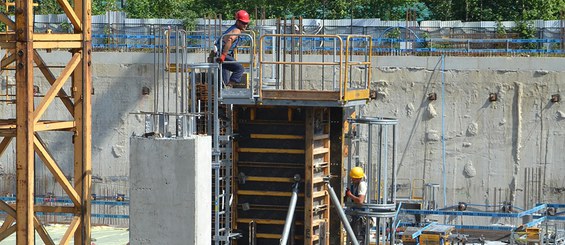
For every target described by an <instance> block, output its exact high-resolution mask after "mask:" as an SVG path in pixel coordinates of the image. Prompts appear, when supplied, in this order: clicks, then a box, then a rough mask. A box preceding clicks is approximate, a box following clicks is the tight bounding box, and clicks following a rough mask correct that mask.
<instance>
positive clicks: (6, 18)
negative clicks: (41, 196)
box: [0, 0, 92, 245]
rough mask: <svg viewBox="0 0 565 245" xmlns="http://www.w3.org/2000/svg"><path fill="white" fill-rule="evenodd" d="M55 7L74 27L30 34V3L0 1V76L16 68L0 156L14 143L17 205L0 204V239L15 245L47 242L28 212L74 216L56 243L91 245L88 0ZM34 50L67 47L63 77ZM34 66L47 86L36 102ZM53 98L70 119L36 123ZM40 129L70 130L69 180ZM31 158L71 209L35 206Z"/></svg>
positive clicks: (1, 121) (1, 126)
mask: <svg viewBox="0 0 565 245" xmlns="http://www.w3.org/2000/svg"><path fill="white" fill-rule="evenodd" d="M57 3H58V4H59V5H60V7H61V9H62V10H63V11H64V13H65V14H66V16H67V17H68V19H69V21H70V23H71V24H72V25H73V33H70V34H69V33H47V34H45V33H34V32H33V25H34V23H33V19H34V18H33V15H34V12H33V6H34V3H33V0H15V1H14V2H12V3H6V12H3V13H0V22H3V23H4V24H6V27H7V28H8V30H7V31H6V32H4V33H2V34H0V48H2V49H3V50H7V52H6V54H5V56H4V57H3V58H2V60H1V63H0V65H1V68H2V70H9V69H6V68H8V67H10V68H13V69H15V71H14V72H13V74H12V75H15V96H14V95H8V96H9V97H10V98H9V99H8V100H6V101H14V102H15V109H14V111H15V113H16V119H15V120H14V119H12V118H0V139H1V140H0V156H1V155H2V154H3V153H4V152H5V150H6V148H7V147H8V146H9V145H10V144H11V142H15V148H16V163H15V164H16V204H15V205H9V204H7V203H4V202H1V203H0V209H1V210H3V211H4V212H6V213H7V214H8V216H7V218H6V220H5V222H4V224H3V225H2V226H1V227H0V241H1V240H3V239H4V238H6V237H7V236H9V235H10V234H13V233H14V232H15V233H16V239H17V244H26V245H27V244H34V241H35V231H37V232H38V234H39V235H40V237H41V240H42V241H43V243H45V244H54V243H53V240H52V239H51V237H50V236H49V234H48V233H47V231H46V230H45V229H44V227H43V225H42V224H41V221H40V220H39V219H38V218H37V217H36V216H35V212H58V213H60V212H66V213H70V214H72V215H73V218H72V221H71V223H70V225H69V228H68V229H67V231H66V232H65V235H64V237H63V238H62V239H61V244H68V243H69V242H70V241H71V239H74V243H75V244H90V240H91V239H90V218H91V217H90V213H91V201H90V193H91V175H92V173H91V169H92V166H91V115H92V112H91V91H92V80H91V55H92V53H91V52H92V43H91V35H92V33H91V0H69V1H68V0H57ZM11 16H14V17H15V18H13V19H15V21H13V20H12V18H11ZM40 49H68V50H69V51H70V53H71V54H72V55H71V57H70V58H69V61H68V62H67V64H66V66H65V67H64V69H62V71H59V72H54V71H52V70H51V69H50V67H49V65H48V64H47V63H46V62H45V60H44V59H43V58H42V57H41V55H40V53H39V52H37V51H38V50H40ZM34 64H35V65H36V66H37V68H38V69H39V71H40V72H41V74H43V76H44V77H45V80H46V81H47V82H48V83H49V85H50V88H49V89H48V90H47V93H46V94H45V96H43V97H42V98H36V97H35V96H34V85H36V84H38V82H36V81H34ZM68 81H71V84H70V86H67V87H70V91H65V90H64V89H63V88H64V85H65V84H68V83H69V82H68ZM69 94H70V95H69ZM36 99H37V100H36ZM56 100H60V101H61V102H62V103H63V105H64V106H65V107H66V108H67V110H68V112H69V114H70V117H72V119H70V120H69V119H68V117H65V119H62V120H58V119H55V120H53V119H51V120H42V116H43V115H44V114H45V112H46V111H48V110H50V105H51V104H53V102H54V101H56ZM34 102H38V103H34ZM35 104H37V107H35V106H34V105H35ZM55 114H57V115H59V114H61V113H55ZM63 114H64V113H63ZM41 131H57V132H62V133H64V132H67V133H68V132H69V131H71V132H73V137H72V141H73V142H72V145H73V146H72V147H73V152H74V154H73V156H72V157H73V160H72V161H70V162H72V163H73V167H74V171H73V174H72V175H73V177H74V178H73V181H71V180H70V179H68V178H69V177H67V176H65V175H64V174H63V172H62V171H61V168H60V166H59V165H58V163H57V161H55V160H54V159H53V157H52V156H51V154H50V152H49V149H48V148H47V146H46V144H44V143H43V141H42V139H41V137H40V136H39V134H38V132H41ZM14 138H15V141H14V140H12V139H14ZM36 154H37V156H38V157H39V159H41V160H42V162H43V164H44V165H45V167H46V168H48V169H49V170H50V172H51V173H52V175H53V177H54V178H55V180H56V181H57V183H59V184H60V185H61V188H62V189H63V190H64V192H65V193H67V195H68V196H69V198H70V199H71V200H72V201H73V206H70V207H67V206H66V207H44V206H35V205H34V194H35V190H34V184H35V181H36V180H35V177H34V171H35V169H34V168H35V167H34V160H35V156H36ZM14 222H15V224H13V223H14Z"/></svg>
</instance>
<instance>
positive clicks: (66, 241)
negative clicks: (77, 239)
mask: <svg viewBox="0 0 565 245" xmlns="http://www.w3.org/2000/svg"><path fill="white" fill-rule="evenodd" d="M79 225H80V216H75V217H73V220H72V221H71V223H70V224H69V228H67V231H65V235H63V237H62V238H61V241H60V242H59V244H62V245H63V244H69V241H70V240H71V235H73V234H75V231H76V230H77V228H78V226H79Z"/></svg>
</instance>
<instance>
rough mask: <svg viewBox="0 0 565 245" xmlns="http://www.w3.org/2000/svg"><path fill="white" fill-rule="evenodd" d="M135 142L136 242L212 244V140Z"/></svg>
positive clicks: (133, 205) (133, 227)
mask: <svg viewBox="0 0 565 245" xmlns="http://www.w3.org/2000/svg"><path fill="white" fill-rule="evenodd" d="M130 143H131V145H130V154H129V155H130V164H131V171H130V190H131V191H130V194H131V200H132V201H131V202H130V206H129V212H130V226H129V227H130V243H131V244H132V245H137V244H210V243H211V236H210V234H211V233H212V225H211V222H210V220H211V218H212V217H211V216H212V215H211V212H210V211H211V206H210V205H211V193H212V188H211V179H212V166H211V163H212V145H211V137H209V136H193V137H190V138H180V139H150V138H143V137H131V140H130Z"/></svg>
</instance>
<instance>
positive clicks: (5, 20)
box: [0, 12, 16, 30]
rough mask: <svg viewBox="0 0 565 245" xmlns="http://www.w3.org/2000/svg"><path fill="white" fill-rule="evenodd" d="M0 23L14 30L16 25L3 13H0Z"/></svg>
mask: <svg viewBox="0 0 565 245" xmlns="http://www.w3.org/2000/svg"><path fill="white" fill-rule="evenodd" d="M0 21H1V22H2V23H4V24H6V27H7V28H8V29H11V30H14V29H15V28H16V23H14V21H13V20H12V19H10V17H8V16H7V15H6V13H4V12H0Z"/></svg>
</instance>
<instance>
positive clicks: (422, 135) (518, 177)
mask: <svg viewBox="0 0 565 245" xmlns="http://www.w3.org/2000/svg"><path fill="white" fill-rule="evenodd" d="M68 55H69V54H68V53H57V52H54V53H51V54H44V58H45V59H46V60H47V61H48V64H58V65H60V64H61V63H62V62H66V61H67V60H68V58H65V59H63V58H61V57H65V56H68ZM204 57H205V55H199V56H198V58H197V59H194V60H198V61H201V60H203V58H204ZM93 62H94V73H93V81H94V88H95V94H94V96H93V144H92V145H93V154H92V157H93V175H94V185H93V187H94V190H93V193H97V194H98V195H115V194H116V193H125V194H127V196H129V191H128V187H129V183H128V175H129V169H130V164H129V163H130V159H129V152H130V150H129V145H128V141H129V137H130V136H131V135H132V134H136V135H141V134H142V133H143V129H144V128H143V126H144V124H143V123H144V122H143V118H142V117H141V116H139V115H136V114H131V113H134V112H139V111H152V110H153V96H154V92H153V91H152V93H151V94H149V95H142V93H141V89H142V87H143V86H147V87H150V88H151V87H153V81H154V80H153V74H154V67H153V54H142V53H95V54H94V57H93ZM374 62H375V68H374V69H373V82H372V84H371V86H372V87H373V88H374V89H376V90H378V98H377V99H376V100H375V101H372V102H370V103H369V104H368V105H367V106H366V107H365V108H364V109H363V112H364V113H365V115H369V116H386V117H395V118H398V119H399V121H400V122H399V125H400V137H399V141H398V143H399V147H400V149H399V152H398V159H399V164H400V166H399V168H398V170H397V171H398V173H399V178H405V179H411V180H415V179H425V180H426V181H427V182H431V183H439V184H441V185H442V187H441V188H443V186H444V185H443V182H444V179H445V183H446V185H445V186H446V188H447V189H446V196H447V201H446V202H447V204H452V203H457V202H459V201H466V202H470V203H483V204H484V203H490V204H492V203H493V202H494V200H493V195H494V193H493V192H494V188H499V192H500V193H502V194H501V196H504V195H507V197H504V198H503V199H506V200H513V201H514V202H515V203H516V204H517V205H518V206H523V204H528V203H532V202H535V201H534V200H526V199H525V198H524V196H525V195H524V192H525V191H528V195H530V196H533V195H534V194H535V195H537V192H538V191H537V189H536V190H535V191H534V188H533V187H530V188H526V187H527V186H529V185H530V184H532V183H525V182H526V176H525V173H526V169H527V168H538V167H539V168H541V169H542V170H543V171H542V175H543V176H545V178H543V179H545V181H544V183H543V188H542V189H543V190H542V193H540V196H541V198H540V200H541V201H548V202H561V203H563V202H565V195H564V194H563V193H564V192H565V177H564V176H565V164H564V161H565V160H563V159H565V153H563V150H562V149H563V146H564V145H565V120H564V119H565V108H563V105H562V104H563V102H559V103H551V102H549V99H550V96H551V95H552V94H561V96H562V98H563V97H565V93H563V89H565V88H564V86H565V83H564V81H565V59H564V58H533V57H516V58H482V57H481V58H475V57H465V58H455V57H448V58H446V59H445V62H444V63H443V65H444V67H445V68H444V69H445V73H443V76H442V73H441V71H442V67H443V66H442V62H441V59H440V57H377V58H376V60H375V61H374ZM308 71H309V72H310V71H311V70H308ZM36 76H37V77H38V78H39V77H40V75H39V72H38V73H37V75H36ZM442 81H443V84H444V92H443V93H442ZM42 91H46V89H42ZM431 92H435V93H437V95H438V99H437V100H436V101H428V100H427V99H426V97H427V94H428V93H431ZM489 93H498V95H499V97H498V101H496V102H489V101H488V100H487V98H488V95H489ZM564 99H565V98H564ZM442 101H443V105H442ZM6 107H7V106H5V105H2V106H1V107H0V110H1V111H2V113H3V115H6V114H9V113H10V109H9V108H6ZM61 108H62V107H61ZM55 109H57V108H55ZM61 111H62V110H61ZM54 113H56V112H54ZM442 116H443V119H444V121H443V124H442ZM442 135H444V137H445V139H446V141H445V147H443V144H442V142H441V136H442ZM66 137H67V136H61V137H53V138H49V139H47V143H48V144H49V145H51V146H53V147H54V150H52V151H54V154H56V155H57V156H60V157H61V158H63V156H64V155H68V154H69V152H70V150H71V149H72V148H70V147H71V146H70V143H69V141H70V138H66ZM68 137H70V134H69V136H68ZM13 152H14V149H13V147H12V148H9V149H8V152H7V154H5V155H4V156H3V157H2V158H0V162H1V166H2V169H1V171H2V172H0V176H2V179H1V181H2V182H0V183H2V186H0V188H2V189H1V190H0V191H1V192H2V193H5V194H9V193H13V192H14V191H15V187H14V183H13V182H14V179H13V176H14V173H15V169H14V164H13V163H14V162H15V157H14V155H13ZM444 159H445V161H444ZM65 161H66V160H62V163H61V165H62V166H63V168H64V169H69V170H70V169H71V168H70V166H71V165H70V161H67V162H65ZM444 162H445V166H446V168H445V169H446V172H445V178H443V174H442V166H443V164H444ZM536 175H537V174H536ZM38 176H39V177H42V178H44V179H45V181H42V182H41V184H39V185H40V186H38V188H37V193H38V194H41V193H45V192H47V191H52V190H54V191H55V192H58V193H56V194H61V193H62V192H61V191H60V188H58V187H56V185H53V184H51V182H50V179H51V178H50V177H47V176H50V175H49V174H48V173H46V172H45V173H43V172H38ZM440 190H441V192H443V190H442V189H440ZM530 190H531V191H532V192H529V191H530ZM438 197H439V198H440V199H439V200H437V201H438V202H439V203H440V204H443V198H442V197H443V193H440V195H438ZM499 201H500V199H499V200H498V201H497V202H499ZM441 206H442V205H441Z"/></svg>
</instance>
